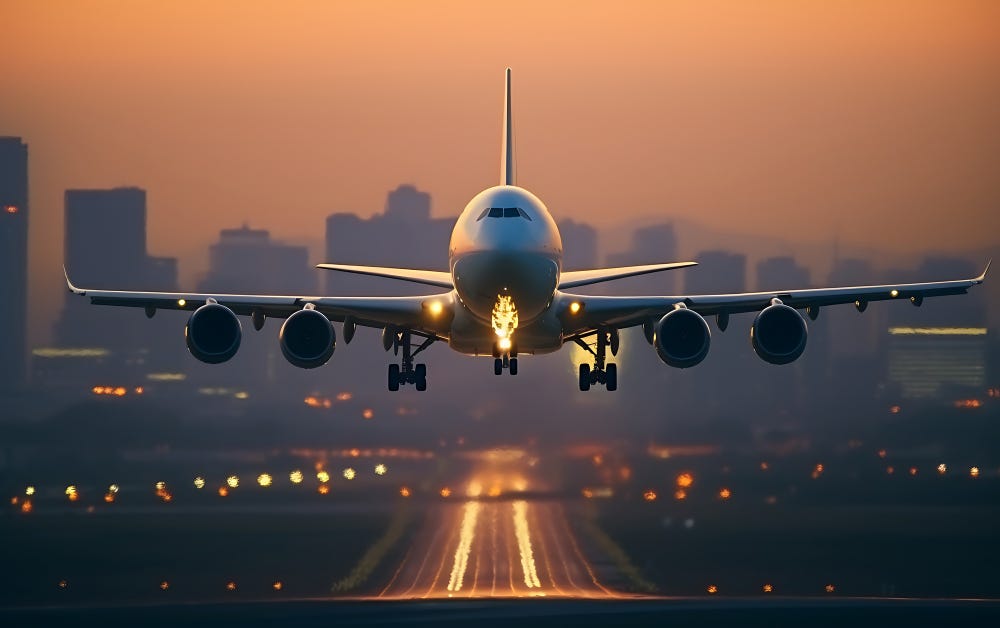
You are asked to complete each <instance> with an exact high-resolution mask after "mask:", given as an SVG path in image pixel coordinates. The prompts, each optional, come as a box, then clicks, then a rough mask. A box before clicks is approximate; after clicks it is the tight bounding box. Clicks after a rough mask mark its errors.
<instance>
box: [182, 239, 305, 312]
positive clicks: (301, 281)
mask: <svg viewBox="0 0 1000 628" xmlns="http://www.w3.org/2000/svg"><path fill="white" fill-rule="evenodd" d="M208 255H209V269H208V274H207V275H206V276H205V278H204V279H203V280H202V281H201V283H200V284H199V285H198V291H199V292H239V293H246V294H294V295H300V296H305V295H314V294H316V284H317V279H316V278H317V272H318V271H317V270H316V269H315V268H313V267H312V266H311V265H310V264H309V250H308V249H307V248H306V247H305V246H297V245H290V244H283V243H281V242H276V241H274V240H271V234H270V233H269V232H268V231H266V230H264V229H251V228H250V227H249V226H246V225H244V226H243V227H240V228H239V229H223V230H222V231H220V232H219V241H218V242H216V243H215V244H213V245H211V247H210V248H209V253H208Z"/></svg>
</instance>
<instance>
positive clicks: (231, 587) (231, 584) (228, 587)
mask: <svg viewBox="0 0 1000 628" xmlns="http://www.w3.org/2000/svg"><path fill="white" fill-rule="evenodd" d="M235 590H236V583H235V582H233V581H232V580H230V581H229V582H227V583H226V591H235Z"/></svg>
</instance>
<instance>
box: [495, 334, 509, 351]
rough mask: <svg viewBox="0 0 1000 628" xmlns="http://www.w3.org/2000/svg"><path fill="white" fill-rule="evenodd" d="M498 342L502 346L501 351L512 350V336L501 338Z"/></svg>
mask: <svg viewBox="0 0 1000 628" xmlns="http://www.w3.org/2000/svg"><path fill="white" fill-rule="evenodd" d="M497 344H498V345H499V346H500V350H501V351H510V347H511V342H510V338H506V337H504V338H501V339H500V340H499V341H497Z"/></svg>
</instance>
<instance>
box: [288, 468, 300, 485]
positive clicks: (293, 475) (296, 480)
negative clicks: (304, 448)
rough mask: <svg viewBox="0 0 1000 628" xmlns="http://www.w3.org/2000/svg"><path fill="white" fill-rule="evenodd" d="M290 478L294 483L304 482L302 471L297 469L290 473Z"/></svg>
mask: <svg viewBox="0 0 1000 628" xmlns="http://www.w3.org/2000/svg"><path fill="white" fill-rule="evenodd" d="M288 479H289V480H291V481H292V484H302V479H303V476H302V472H301V471H299V470H298V469H296V470H295V471H292V472H291V473H289V474H288Z"/></svg>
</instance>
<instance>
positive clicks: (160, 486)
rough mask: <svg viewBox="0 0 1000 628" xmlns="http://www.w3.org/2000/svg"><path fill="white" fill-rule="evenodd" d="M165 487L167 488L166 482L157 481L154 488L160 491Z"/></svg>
mask: <svg viewBox="0 0 1000 628" xmlns="http://www.w3.org/2000/svg"><path fill="white" fill-rule="evenodd" d="M165 488H167V483H166V482H157V483H156V490H158V491H162V490H163V489H165Z"/></svg>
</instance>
